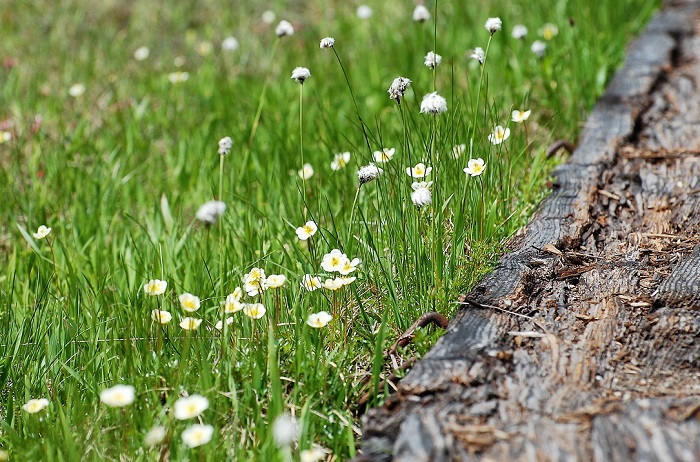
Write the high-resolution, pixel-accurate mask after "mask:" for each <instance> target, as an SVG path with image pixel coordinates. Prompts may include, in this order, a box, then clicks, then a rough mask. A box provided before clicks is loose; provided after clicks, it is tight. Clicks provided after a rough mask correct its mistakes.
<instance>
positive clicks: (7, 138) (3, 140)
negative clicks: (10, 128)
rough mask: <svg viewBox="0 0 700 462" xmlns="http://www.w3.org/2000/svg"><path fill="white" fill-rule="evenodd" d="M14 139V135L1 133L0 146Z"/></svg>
mask: <svg viewBox="0 0 700 462" xmlns="http://www.w3.org/2000/svg"><path fill="white" fill-rule="evenodd" d="M11 139H12V133H10V132H6V131H0V144H2V143H6V142H8V141H10V140H11Z"/></svg>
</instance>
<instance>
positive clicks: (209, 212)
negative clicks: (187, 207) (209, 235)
mask: <svg viewBox="0 0 700 462" xmlns="http://www.w3.org/2000/svg"><path fill="white" fill-rule="evenodd" d="M225 211H226V204H225V203H223V202H221V201H209V202H205V203H204V204H202V206H201V207H199V210H197V215H196V217H197V220H199V221H201V222H203V223H204V224H205V225H208V226H209V225H213V224H214V223H216V222H217V221H218V219H219V217H220V216H221V215H223V214H224V212H225Z"/></svg>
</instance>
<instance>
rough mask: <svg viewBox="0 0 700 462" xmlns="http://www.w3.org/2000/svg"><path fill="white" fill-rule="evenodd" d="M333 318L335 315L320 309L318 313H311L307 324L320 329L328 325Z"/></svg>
mask: <svg viewBox="0 0 700 462" xmlns="http://www.w3.org/2000/svg"><path fill="white" fill-rule="evenodd" d="M332 320H333V316H331V315H330V314H329V313H328V312H326V311H319V312H318V313H313V314H310V315H309V317H308V318H306V324H308V325H309V326H311V327H313V328H314V329H320V328H322V327H326V326H327V325H328V323H329V322H331V321H332Z"/></svg>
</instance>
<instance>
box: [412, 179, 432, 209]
mask: <svg viewBox="0 0 700 462" xmlns="http://www.w3.org/2000/svg"><path fill="white" fill-rule="evenodd" d="M432 184H433V182H432V181H428V182H427V183H426V182H425V181H420V182H414V183H413V184H411V188H413V192H412V193H411V201H413V203H414V204H415V205H416V206H417V207H418V208H420V207H423V206H425V205H430V204H431V203H432V202H433V198H432V194H431V192H430V186H432Z"/></svg>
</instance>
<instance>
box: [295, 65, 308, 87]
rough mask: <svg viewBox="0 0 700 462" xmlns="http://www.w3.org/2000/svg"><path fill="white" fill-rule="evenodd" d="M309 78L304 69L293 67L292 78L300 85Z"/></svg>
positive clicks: (306, 70)
mask: <svg viewBox="0 0 700 462" xmlns="http://www.w3.org/2000/svg"><path fill="white" fill-rule="evenodd" d="M309 77H311V72H310V71H309V70H308V69H307V68H305V67H295V68H294V70H293V71H292V78H293V79H294V80H296V81H297V82H298V83H300V84H302V85H303V84H304V82H306V79H308V78H309Z"/></svg>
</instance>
